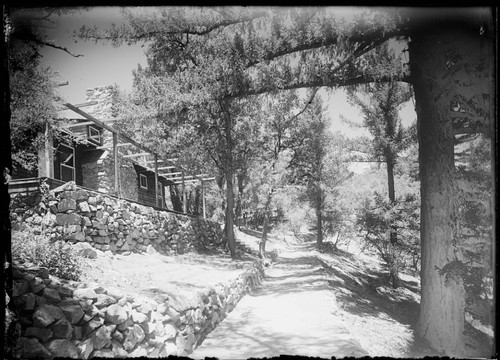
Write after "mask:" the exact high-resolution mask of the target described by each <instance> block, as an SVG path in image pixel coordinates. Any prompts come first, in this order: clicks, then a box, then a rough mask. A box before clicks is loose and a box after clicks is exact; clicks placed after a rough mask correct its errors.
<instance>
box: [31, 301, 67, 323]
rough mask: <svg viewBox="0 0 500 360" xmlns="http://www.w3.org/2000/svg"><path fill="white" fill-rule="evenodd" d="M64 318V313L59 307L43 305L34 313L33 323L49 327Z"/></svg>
mask: <svg viewBox="0 0 500 360" xmlns="http://www.w3.org/2000/svg"><path fill="white" fill-rule="evenodd" d="M63 318H64V314H63V312H62V311H61V309H59V308H58V307H56V306H53V305H42V306H40V307H39V308H38V309H36V310H35V312H34V313H33V325H34V326H36V327H47V326H49V325H51V324H53V323H55V322H56V321H57V320H60V319H63Z"/></svg>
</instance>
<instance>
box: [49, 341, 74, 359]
mask: <svg viewBox="0 0 500 360" xmlns="http://www.w3.org/2000/svg"><path fill="white" fill-rule="evenodd" d="M48 349H49V351H50V352H51V353H52V356H54V357H61V358H73V359H75V358H78V349H77V348H76V346H75V345H74V344H73V343H72V342H71V341H69V340H68V339H57V340H52V341H51V342H50V343H49V346H48Z"/></svg>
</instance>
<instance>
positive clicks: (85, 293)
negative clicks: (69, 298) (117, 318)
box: [73, 288, 97, 300]
mask: <svg viewBox="0 0 500 360" xmlns="http://www.w3.org/2000/svg"><path fill="white" fill-rule="evenodd" d="M73 297H75V298H76V299H91V300H97V294H96V292H95V291H94V289H90V288H83V289H76V290H75V292H74V293H73Z"/></svg>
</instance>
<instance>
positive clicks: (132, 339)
mask: <svg viewBox="0 0 500 360" xmlns="http://www.w3.org/2000/svg"><path fill="white" fill-rule="evenodd" d="M145 336H146V335H145V334H144V330H143V329H142V328H141V327H140V326H139V325H137V324H135V325H134V326H133V328H132V329H130V331H129V332H128V334H127V337H126V338H125V341H124V342H123V348H124V349H125V350H127V351H129V350H132V349H133V348H134V346H135V345H136V344H137V343H138V342H141V341H142V340H144V338H145Z"/></svg>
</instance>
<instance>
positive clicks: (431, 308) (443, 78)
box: [409, 19, 493, 356]
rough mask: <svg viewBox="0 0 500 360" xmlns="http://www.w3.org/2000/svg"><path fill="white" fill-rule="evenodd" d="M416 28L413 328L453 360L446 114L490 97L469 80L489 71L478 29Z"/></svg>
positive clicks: (458, 351) (454, 257) (459, 327)
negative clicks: (417, 246) (417, 260)
mask: <svg viewBox="0 0 500 360" xmlns="http://www.w3.org/2000/svg"><path fill="white" fill-rule="evenodd" d="M433 24H434V25H435V26H433ZM421 25H422V26H421V27H416V29H417V31H415V32H414V33H412V34H411V42H410V47H409V51H410V68H411V74H412V83H413V86H414V91H415V100H416V111H417V117H418V129H419V157H420V178H421V197H422V207H421V250H422V268H421V278H422V280H421V284H422V298H421V312H420V319H419V329H418V330H419V333H420V335H421V336H423V337H424V338H426V339H427V340H429V342H430V344H431V345H432V346H433V347H434V348H435V349H436V350H439V351H444V352H445V353H446V355H449V356H461V355H463V350H464V349H463V338H462V336H463V330H464V318H465V314H464V310H465V289H464V285H463V280H462V277H461V276H460V273H459V272H455V271H445V266H446V265H449V264H450V263H452V262H453V261H458V262H459V261H460V258H459V253H460V251H459V249H458V247H457V242H458V240H459V239H458V231H459V230H458V229H457V227H456V226H455V224H456V218H457V217H456V206H455V200H454V198H455V191H456V184H455V180H454V128H453V127H454V125H456V122H457V121H462V120H463V119H464V115H462V113H461V114H458V115H460V116H454V115H455V114H456V113H453V109H455V108H457V107H459V105H461V106H463V107H467V103H466V101H467V102H469V101H470V102H476V101H482V99H483V98H484V97H485V96H486V97H487V96H491V94H489V89H488V87H486V90H484V89H481V86H478V85H479V83H478V82H479V81H481V80H480V78H481V77H475V76H477V73H474V71H476V72H480V71H481V70H480V69H482V72H483V73H484V72H489V71H490V68H489V66H484V64H482V63H481V62H482V60H484V56H485V52H486V48H487V46H485V44H486V41H488V39H487V38H485V37H484V36H481V34H480V27H479V26H478V24H472V26H471V24H470V23H467V22H464V23H458V21H457V20H456V19H453V20H452V21H451V22H445V21H437V22H435V23H430V22H429V21H422V23H421ZM414 29H415V27H414ZM490 54H491V53H490ZM490 54H487V55H490ZM486 61H488V60H486ZM490 76H493V74H490ZM484 78H488V76H486V77H484V76H483V77H482V79H483V80H484ZM490 81H491V80H490ZM476 104H477V103H476ZM468 111H470V113H469V114H470V117H471V118H477V116H476V114H477V113H476V111H477V110H476V109H474V110H473V108H472V107H471V108H468ZM473 111H474V113H473ZM466 116H467V115H465V117H466ZM457 119H458V120H457ZM446 269H448V267H447V268H446ZM440 270H441V271H440Z"/></svg>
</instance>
